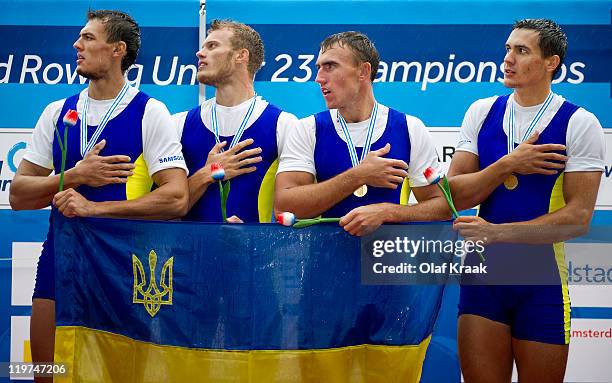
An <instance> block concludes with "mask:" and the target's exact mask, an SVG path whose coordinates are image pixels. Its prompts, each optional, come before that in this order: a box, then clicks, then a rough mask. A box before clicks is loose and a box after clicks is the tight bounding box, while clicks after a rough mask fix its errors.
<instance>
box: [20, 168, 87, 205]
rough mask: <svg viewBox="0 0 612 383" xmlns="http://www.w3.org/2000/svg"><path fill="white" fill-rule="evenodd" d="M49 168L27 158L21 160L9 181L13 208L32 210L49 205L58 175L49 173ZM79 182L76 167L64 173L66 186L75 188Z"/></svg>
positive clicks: (57, 182) (56, 188)
mask: <svg viewBox="0 0 612 383" xmlns="http://www.w3.org/2000/svg"><path fill="white" fill-rule="evenodd" d="M51 171H52V170H51V169H47V168H44V167H42V166H38V165H36V164H34V163H32V162H30V161H28V160H25V159H24V160H22V161H21V163H20V164H19V168H18V169H17V173H15V177H14V178H13V181H11V189H10V192H9V201H10V203H11V207H12V208H13V210H26V209H29V210H34V209H42V208H44V207H47V206H49V204H50V203H51V200H53V196H54V195H55V193H57V191H58V190H59V178H60V176H59V175H53V176H50V177H49V174H51ZM80 184H81V181H80V180H79V176H78V174H77V171H76V168H73V169H69V170H68V171H66V172H65V173H64V185H65V187H66V188H75V187H78V186H79V185H80Z"/></svg>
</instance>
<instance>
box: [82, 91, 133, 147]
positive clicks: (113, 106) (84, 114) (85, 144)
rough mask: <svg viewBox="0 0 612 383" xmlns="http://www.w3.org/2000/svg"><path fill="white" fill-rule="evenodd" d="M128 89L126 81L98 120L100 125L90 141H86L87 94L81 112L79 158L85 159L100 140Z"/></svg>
mask: <svg viewBox="0 0 612 383" xmlns="http://www.w3.org/2000/svg"><path fill="white" fill-rule="evenodd" d="M129 89H130V86H129V85H128V83H127V81H126V82H125V84H123V87H122V88H121V90H120V91H119V94H118V95H117V97H115V99H114V100H113V102H112V104H111V105H110V107H109V108H108V110H107V111H106V113H104V116H103V117H102V120H100V124H98V127H97V128H96V130H95V131H94V133H93V135H92V136H91V139H90V140H87V111H88V110H89V93H88V95H87V97H86V98H85V101H84V102H83V108H82V110H81V156H83V157H85V155H86V154H87V153H88V152H89V151H90V150H91V148H93V146H94V145H95V144H96V142H97V141H98V138H100V135H101V134H102V132H103V131H104V128H106V125H107V124H108V122H109V121H110V120H111V116H112V115H113V113H114V112H115V109H117V107H118V106H119V104H120V103H121V101H122V100H123V98H124V97H125V95H126V94H127V92H128V90H129Z"/></svg>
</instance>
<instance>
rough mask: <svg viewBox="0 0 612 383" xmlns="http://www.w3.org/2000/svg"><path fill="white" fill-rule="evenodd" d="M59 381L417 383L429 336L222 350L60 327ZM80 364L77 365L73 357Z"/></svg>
mask: <svg viewBox="0 0 612 383" xmlns="http://www.w3.org/2000/svg"><path fill="white" fill-rule="evenodd" d="M55 339H56V340H55V363H65V364H67V365H68V370H69V373H68V375H67V376H64V377H56V378H55V380H54V381H55V382H60V383H63V382H111V381H112V382H132V383H140V382H169V383H172V382H181V383H183V382H203V383H204V382H206V383H208V382H249V383H284V382H287V383H290V382H291V383H323V382H324V383H341V382H342V383H345V382H351V383H361V382H363V383H390V382H415V383H416V382H418V381H419V380H420V378H421V370H422V365H423V360H424V359H425V352H426V351H427V346H428V345H429V341H430V339H431V336H429V337H428V338H426V339H425V340H423V342H421V343H420V344H418V345H410V346H379V345H368V344H364V345H358V346H349V347H340V348H333V349H316V350H255V351H221V350H208V349H190V348H184V347H174V346H162V345H157V344H152V343H147V342H141V341H135V340H133V339H130V338H128V337H125V336H122V335H117V334H113V333H109V332H104V331H100V330H93V329H89V328H86V327H78V326H75V327H72V326H67V327H57V329H56V335H55ZM76 354H78V355H79V359H78V360H79V363H78V364H77V365H75V364H74V360H75V359H74V356H75V355H76Z"/></svg>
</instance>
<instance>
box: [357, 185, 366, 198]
mask: <svg viewBox="0 0 612 383" xmlns="http://www.w3.org/2000/svg"><path fill="white" fill-rule="evenodd" d="M353 194H354V195H355V197H360V198H361V197H363V196H364V195H366V194H368V186H367V185H361V186H360V187H358V188H357V190H355V191H354V192H353Z"/></svg>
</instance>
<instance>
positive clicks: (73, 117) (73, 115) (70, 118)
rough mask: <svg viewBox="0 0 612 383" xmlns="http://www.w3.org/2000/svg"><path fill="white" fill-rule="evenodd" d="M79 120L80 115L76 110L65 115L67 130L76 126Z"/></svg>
mask: <svg viewBox="0 0 612 383" xmlns="http://www.w3.org/2000/svg"><path fill="white" fill-rule="evenodd" d="M78 119H79V114H78V113H77V111H76V110H74V109H68V111H67V112H66V114H65V115H64V126H66V127H67V128H69V127H72V126H75V125H76V123H77V120H78Z"/></svg>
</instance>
